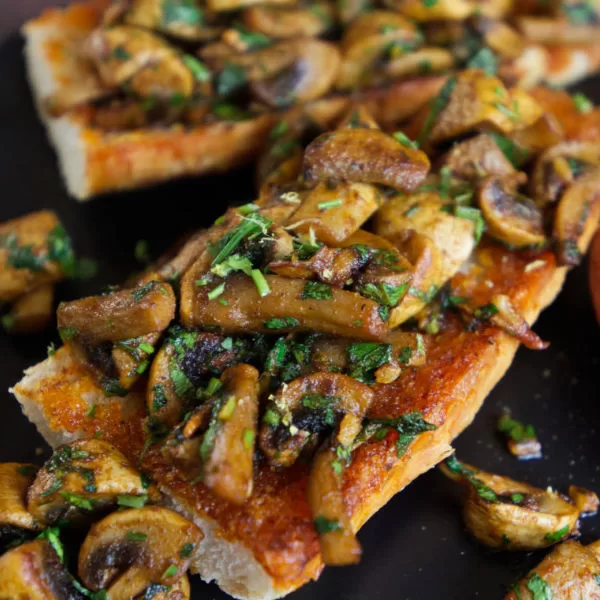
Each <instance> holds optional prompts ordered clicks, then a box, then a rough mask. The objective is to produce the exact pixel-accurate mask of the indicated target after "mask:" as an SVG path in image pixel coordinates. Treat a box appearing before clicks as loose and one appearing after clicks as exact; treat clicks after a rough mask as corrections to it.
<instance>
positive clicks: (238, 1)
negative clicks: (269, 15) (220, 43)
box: [206, 0, 296, 12]
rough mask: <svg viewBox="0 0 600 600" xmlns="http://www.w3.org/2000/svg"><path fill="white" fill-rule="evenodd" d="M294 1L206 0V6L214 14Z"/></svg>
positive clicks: (291, 3)
mask: <svg viewBox="0 0 600 600" xmlns="http://www.w3.org/2000/svg"><path fill="white" fill-rule="evenodd" d="M295 3H296V2H295V0H207V2H206V5H207V7H208V9H209V10H211V11H215V12H224V11H230V10H238V9H240V8H245V7H246V6H253V5H255V4H267V5H277V6H280V5H286V6H287V5H293V4H295Z"/></svg>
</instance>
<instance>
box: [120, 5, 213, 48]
mask: <svg viewBox="0 0 600 600" xmlns="http://www.w3.org/2000/svg"><path fill="white" fill-rule="evenodd" d="M210 17H211V13H208V12H206V11H205V10H204V9H203V8H202V6H201V4H200V2H196V0H192V1H191V2H189V1H186V0H170V1H169V2H164V1H163V0H131V1H130V2H129V6H128V7H127V9H126V13H125V19H124V20H125V23H128V24H129V25H136V26H138V27H143V28H145V29H150V30H155V31H162V32H164V33H166V34H168V35H171V36H173V37H177V38H180V39H182V40H186V41H193V42H205V41H208V40H213V39H215V38H217V37H218V36H219V34H220V33H221V31H222V28H221V27H218V26H216V25H211V24H210V23H209V22H210V21H214V19H211V18H210Z"/></svg>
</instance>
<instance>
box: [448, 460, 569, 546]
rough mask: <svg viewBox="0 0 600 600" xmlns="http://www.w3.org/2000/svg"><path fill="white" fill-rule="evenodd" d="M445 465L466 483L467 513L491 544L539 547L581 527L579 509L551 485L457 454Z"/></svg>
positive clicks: (472, 527) (471, 526) (479, 537)
mask: <svg viewBox="0 0 600 600" xmlns="http://www.w3.org/2000/svg"><path fill="white" fill-rule="evenodd" d="M441 469H442V472H443V473H444V474H445V475H446V476H447V477H450V478H451V479H453V480H455V481H458V482H460V483H462V484H463V485H464V486H465V487H466V490H467V495H466V498H465V502H464V507H463V518H464V520H465V523H466V525H467V527H468V529H469V531H470V532H471V533H472V534H473V535H474V536H475V538H477V540H479V541H480V542H481V543H482V544H485V545H486V546H488V547H490V548H499V549H503V550H535V549H537V548H545V547H547V546H551V545H552V544H556V543H557V542H560V541H562V540H563V539H565V538H566V537H568V536H569V535H572V534H574V533H576V531H577V521H578V519H579V510H578V509H577V508H576V507H575V506H573V505H572V504H571V503H569V502H567V501H566V500H563V498H562V497H561V495H560V494H559V493H558V492H554V491H552V490H551V489H550V488H548V489H547V490H541V489H539V488H536V487H534V486H532V485H529V484H527V483H522V482H520V481H515V480H513V479H509V478H508V477H502V476H500V475H493V474H491V473H486V472H484V471H479V470H478V469H476V468H474V467H471V466H470V465H466V464H463V463H461V462H459V461H458V460H457V459H456V458H455V457H451V458H449V459H448V460H446V462H445V463H444V464H443V465H442V467H441Z"/></svg>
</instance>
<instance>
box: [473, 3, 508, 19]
mask: <svg viewBox="0 0 600 600" xmlns="http://www.w3.org/2000/svg"><path fill="white" fill-rule="evenodd" d="M476 4H477V8H476V11H477V14H481V15H483V16H484V17H489V18H490V19H502V18H503V17H505V16H506V15H508V14H509V13H511V12H513V10H514V4H515V0H483V1H482V2H481V1H480V2H476Z"/></svg>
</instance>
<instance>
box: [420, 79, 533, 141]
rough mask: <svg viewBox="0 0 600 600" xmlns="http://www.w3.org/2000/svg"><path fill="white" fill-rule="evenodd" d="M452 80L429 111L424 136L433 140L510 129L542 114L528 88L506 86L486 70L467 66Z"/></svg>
mask: <svg viewBox="0 0 600 600" xmlns="http://www.w3.org/2000/svg"><path fill="white" fill-rule="evenodd" d="M450 82H453V83H448V84H447V87H446V91H445V94H446V95H441V96H439V97H438V99H437V100H436V101H435V102H434V104H433V105H432V106H431V107H430V110H429V111H428V113H427V119H426V121H425V123H424V126H423V130H422V132H421V136H422V137H423V138H425V139H426V140H427V141H429V142H430V143H433V144H438V143H440V142H443V141H445V140H449V139H452V138H455V137H458V136H461V135H464V134H466V133H469V132H471V131H474V130H481V129H491V130H496V131H500V132H502V133H510V132H512V131H515V130H517V129H522V128H524V127H527V126H529V125H531V124H532V123H534V122H535V121H537V120H538V119H539V118H540V117H541V116H542V113H543V110H542V107H541V106H540V105H539V104H538V103H537V102H536V101H535V100H534V99H533V98H532V97H531V96H529V95H528V94H527V93H526V92H524V91H523V90H520V89H518V88H514V89H511V90H507V89H506V88H505V87H504V86H503V85H502V82H501V81H500V80H499V79H498V78H497V77H492V76H488V75H486V74H485V73H484V72H483V71H478V70H476V69H467V70H465V71H462V72H461V73H459V74H458V75H457V76H456V78H455V79H454V80H450Z"/></svg>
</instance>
